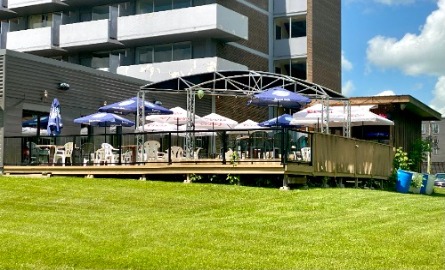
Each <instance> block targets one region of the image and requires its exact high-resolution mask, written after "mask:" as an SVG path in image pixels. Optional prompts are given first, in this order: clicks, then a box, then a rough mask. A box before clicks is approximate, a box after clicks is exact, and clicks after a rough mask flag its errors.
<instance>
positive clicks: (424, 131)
mask: <svg viewBox="0 0 445 270" xmlns="http://www.w3.org/2000/svg"><path fill="white" fill-rule="evenodd" d="M426 125H427V124H425V123H422V135H424V134H426Z"/></svg>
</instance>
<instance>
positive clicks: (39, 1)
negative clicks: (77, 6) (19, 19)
mask: <svg viewBox="0 0 445 270" xmlns="http://www.w3.org/2000/svg"><path fill="white" fill-rule="evenodd" d="M66 6H67V5H66V4H65V3H63V2H62V1H60V0H8V8H9V9H11V10H13V11H14V12H17V14H19V15H24V14H25V15H26V14H33V13H34V14H35V13H48V12H54V11H58V10H60V9H61V8H64V7H66Z"/></svg>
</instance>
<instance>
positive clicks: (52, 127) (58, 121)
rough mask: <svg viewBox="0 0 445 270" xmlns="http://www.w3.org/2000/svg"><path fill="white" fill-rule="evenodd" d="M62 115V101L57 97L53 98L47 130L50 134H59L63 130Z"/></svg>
mask: <svg viewBox="0 0 445 270" xmlns="http://www.w3.org/2000/svg"><path fill="white" fill-rule="evenodd" d="M62 127H63V124H62V116H60V103H59V100H58V99H57V98H55V99H53V103H52V104H51V110H50V112H49V118H48V126H47V128H46V129H47V131H48V135H50V136H57V135H59V134H60V132H61V131H62Z"/></svg>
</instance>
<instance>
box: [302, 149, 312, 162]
mask: <svg viewBox="0 0 445 270" xmlns="http://www.w3.org/2000/svg"><path fill="white" fill-rule="evenodd" d="M301 156H302V159H303V161H307V162H310V161H311V148H310V147H303V148H301Z"/></svg>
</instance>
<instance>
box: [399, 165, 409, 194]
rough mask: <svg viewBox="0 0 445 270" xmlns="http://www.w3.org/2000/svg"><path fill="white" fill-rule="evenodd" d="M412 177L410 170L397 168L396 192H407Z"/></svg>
mask: <svg viewBox="0 0 445 270" xmlns="http://www.w3.org/2000/svg"><path fill="white" fill-rule="evenodd" d="M412 178H413V173H412V172H408V171H404V170H400V169H399V170H397V183H396V190H397V192H400V193H408V191H409V187H410V185H411V179H412Z"/></svg>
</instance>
